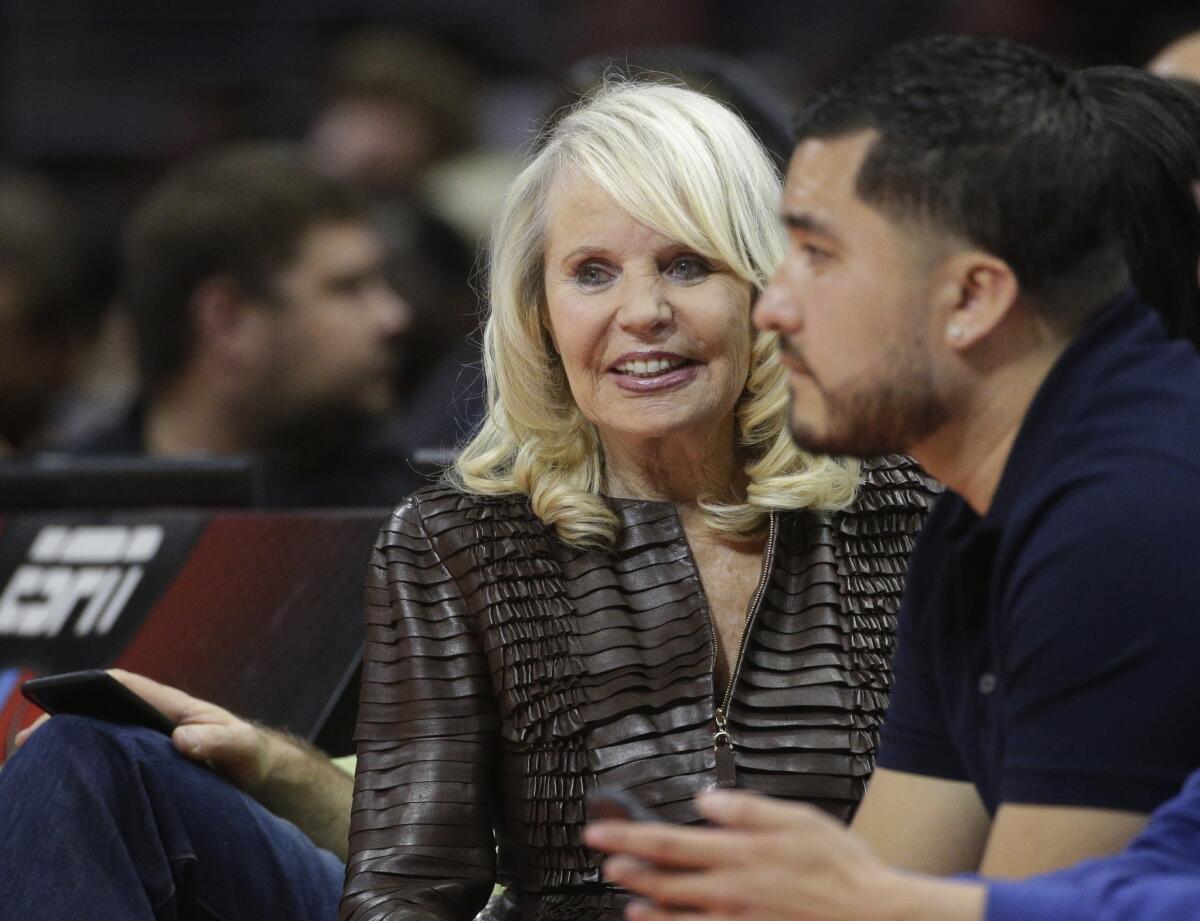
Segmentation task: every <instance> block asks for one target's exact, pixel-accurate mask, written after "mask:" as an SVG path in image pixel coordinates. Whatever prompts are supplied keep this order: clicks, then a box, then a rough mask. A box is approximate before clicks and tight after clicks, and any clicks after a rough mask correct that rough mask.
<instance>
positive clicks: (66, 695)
mask: <svg viewBox="0 0 1200 921" xmlns="http://www.w3.org/2000/svg"><path fill="white" fill-rule="evenodd" d="M21 693H22V694H24V695H25V696H26V697H27V698H28V699H29V700H31V701H33V702H34V703H35V704H37V705H38V706H39V707H41V708H42V709H43V710H45V711H46V712H47V713H73V714H75V715H77V716H90V717H92V718H94V719H98V720H106V721H107V722H110V723H127V724H129V725H132V726H145V727H147V728H148V729H156V730H158V731H159V732H162V733H165V734H166V735H170V734H171V733H172V732H174V731H175V724H174V723H173V722H172V721H171V720H169V719H167V717H166V716H164V715H163V714H162V713H161V712H160V711H159V710H157V709H156V708H154V707H152V706H150V704H148V703H146V701H144V700H142V698H140V697H138V696H137V694H135V693H133V691H131V690H129V688H127V687H125V685H123V684H121V682H119V681H118V680H117V679H116V678H114V677H113V676H112V675H110V674H109V673H108V672H106V671H103V670H102V669H99V668H91V669H88V670H86V671H82V672H63V673H62V674H61V675H47V676H46V677H45V678H33V679H31V680H29V681H26V682H25V683H24V684H22V685H21Z"/></svg>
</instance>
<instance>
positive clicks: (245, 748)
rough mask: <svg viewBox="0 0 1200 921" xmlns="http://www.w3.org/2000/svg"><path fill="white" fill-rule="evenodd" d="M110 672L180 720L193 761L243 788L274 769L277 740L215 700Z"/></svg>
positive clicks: (25, 734) (184, 748) (182, 747)
mask: <svg viewBox="0 0 1200 921" xmlns="http://www.w3.org/2000/svg"><path fill="white" fill-rule="evenodd" d="M108 673H109V674H110V675H112V676H113V677H114V678H116V679H117V680H118V681H120V682H121V683H122V684H123V685H125V687H127V688H129V690H131V691H133V692H134V693H135V694H137V695H138V696H139V697H141V698H142V699H143V700H145V701H146V703H148V704H150V706H152V707H154V708H156V709H158V710H159V711H161V712H162V713H163V715H164V716H166V717H167V718H168V719H170V720H172V721H173V722H175V723H177V724H178V728H176V730H175V732H174V733H173V734H172V735H171V741H172V743H173V744H174V745H175V747H176V748H177V749H179V751H180V752H182V753H183V754H184V755H186V756H187V757H188V758H191V759H193V760H195V761H207V762H208V763H209V764H211V765H212V766H213V767H214V768H216V769H217V770H218V771H220V772H221V773H222V774H224V775H225V776H226V777H228V778H229V779H230V780H231V781H232V782H233V783H235V784H237V785H238V786H239V787H242V788H243V789H245V790H253V789H254V787H256V786H257V785H258V784H260V783H261V782H262V781H263V780H264V779H265V778H266V777H267V776H268V775H269V774H270V771H271V763H272V760H273V757H274V756H275V755H276V752H275V747H276V746H277V745H278V744H279V742H278V740H277V739H275V738H272V736H271V735H270V734H268V733H267V732H265V731H263V730H262V729H260V728H259V727H257V726H255V725H254V724H252V723H248V722H247V721H246V720H243V719H240V718H238V717H236V716H234V715H233V714H232V713H230V712H229V711H228V710H225V709H223V708H221V707H218V706H217V705H216V704H211V703H209V702H208V701H205V700H200V699H199V698H196V697H192V696H191V695H190V694H185V693H184V692H183V691H180V690H179V689H178V688H172V687H168V686H167V685H165V684H160V683H159V682H157V681H153V680H151V679H150V678H146V677H144V676H142V675H135V674H133V673H132V672H127V671H123V670H121V669H119V668H112V669H109V670H108ZM47 719H49V716H42V717H41V718H39V719H38V721H37V722H36V723H34V724H33V725H32V726H30V727H29V728H28V729H24V730H22V731H21V732H20V733H18V734H17V737H16V738H15V739H14V744H15V745H16V746H17V747H20V746H21V745H23V744H25V741H26V740H27V739H28V738H29V736H31V735H32V734H33V733H34V732H35V731H36V730H37V728H38V727H39V726H41V725H42V723H44V722H45V721H46V720H47Z"/></svg>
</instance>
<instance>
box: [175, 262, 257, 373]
mask: <svg viewBox="0 0 1200 921" xmlns="http://www.w3.org/2000/svg"><path fill="white" fill-rule="evenodd" d="M190 312H191V318H192V328H193V329H194V330H195V336H196V351H197V354H203V355H207V356H209V357H210V358H211V359H213V360H215V361H216V362H217V363H219V364H220V365H223V366H225V367H231V368H241V367H245V366H246V365H247V364H251V363H253V362H254V361H255V360H256V359H257V357H258V355H259V354H260V353H261V350H262V335H263V323H262V320H263V313H264V311H263V307H262V305H261V304H260V303H258V302H257V301H256V300H255V299H254V298H252V297H250V296H249V295H248V294H247V292H246V289H245V287H243V286H242V285H241V284H239V283H238V282H237V281H235V280H234V279H232V278H230V277H229V276H227V275H218V276H214V277H212V278H207V279H205V280H204V281H202V282H201V283H200V284H199V285H198V286H197V287H196V290H195V291H193V292H192V301H191V305H190Z"/></svg>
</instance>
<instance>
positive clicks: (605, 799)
mask: <svg viewBox="0 0 1200 921" xmlns="http://www.w3.org/2000/svg"><path fill="white" fill-rule="evenodd" d="M584 809H585V811H586V813H587V820H588V821H589V822H603V821H605V820H606V819H622V820H624V821H626V822H661V821H662V820H661V819H659V818H658V816H656V815H655V814H654V813H652V812H651V811H650V810H649V809H647V808H646V807H645V806H644V805H642V803H641V802H640V801H639V800H638V798H637V797H636V796H634V795H633V794H632V793H629V792H628V791H626V790H616V789H605V788H603V787H601V788H600V789H599V790H596V791H595V792H594V793H589V794H588V797H587V799H586V800H585V803H584Z"/></svg>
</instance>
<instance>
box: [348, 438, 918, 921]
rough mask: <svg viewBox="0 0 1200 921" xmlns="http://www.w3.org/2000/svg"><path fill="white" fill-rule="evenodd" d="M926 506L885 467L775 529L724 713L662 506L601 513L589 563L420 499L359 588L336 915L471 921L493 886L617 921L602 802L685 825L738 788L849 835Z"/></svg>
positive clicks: (574, 914) (683, 562)
mask: <svg viewBox="0 0 1200 921" xmlns="http://www.w3.org/2000/svg"><path fill="white" fill-rule="evenodd" d="M935 492H936V486H935V485H934V484H933V482H932V481H931V480H929V479H927V478H926V477H925V476H924V474H923V473H922V472H921V471H920V470H919V469H918V468H917V467H916V466H915V465H914V464H913V463H912V462H911V461H908V460H906V459H903V458H896V457H893V458H888V459H886V460H883V461H879V462H875V463H873V464H868V465H867V466H866V468H865V470H864V481H863V487H862V489H861V492H860V495H859V498H858V500H857V501H856V503H855V505H854V507H853V508H851V509H850V510H848V511H847V512H844V513H839V514H836V515H833V516H819V515H816V514H811V513H803V512H799V513H788V514H782V515H775V516H773V521H772V536H771V540H770V541H769V551H768V552H769V558H768V559H769V566H768V567H767V569H766V574H767V578H766V581H765V582H764V583H763V585H762V586H760V588H761V589H763V590H762V591H760V592H759V593H757V594H758V595H759V596H761V597H760V598H758V599H757V606H756V607H755V609H754V610H753V613H752V616H751V619H750V622H749V629H748V632H747V635H746V639H745V641H744V643H743V650H744V651H743V653H742V655H741V657H740V664H739V665H738V666H737V671H736V673H735V676H734V681H733V682H732V692H731V693H729V694H728V696H727V697H723V699H722V700H717V699H716V697H715V692H716V691H715V688H714V682H713V643H712V628H711V625H710V622H709V619H708V615H707V610H706V603H705V599H704V594H703V590H702V588H701V585H700V581H699V578H698V576H697V571H696V566H695V562H694V561H693V559H692V556H691V553H690V551H689V548H688V545H687V541H686V540H685V538H684V534H683V530H682V527H681V525H680V522H679V518H678V516H677V515H676V512H675V509H674V507H673V506H672V505H670V504H668V503H662V502H641V501H633V500H612V506H613V507H614V509H615V510H616V512H617V514H618V516H619V518H620V522H621V529H620V535H619V537H618V544H617V547H616V549H615V550H614V551H612V552H595V551H580V550H578V549H574V548H572V547H569V546H567V545H565V544H563V543H562V542H561V541H559V540H557V539H556V538H555V536H554V533H553V531H552V530H551V529H550V528H547V527H546V526H545V525H543V524H542V523H541V522H540V521H539V520H538V519H537V518H535V517H534V516H533V514H532V513H531V511H530V509H529V505H528V503H527V502H526V501H525V499H524V498H520V497H513V498H500V499H497V498H481V497H478V496H472V495H464V494H462V493H459V492H455V491H454V490H452V489H449V488H446V487H431V488H427V489H422V490H421V491H419V492H417V493H416V494H414V495H413V496H411V497H410V498H409V499H408V500H406V501H405V502H404V503H403V504H402V505H401V506H400V507H399V508H398V509H396V511H395V513H394V514H393V516H392V518H391V520H390V522H389V523H388V524H387V525H385V527H384V528H383V531H382V532H381V534H380V538H379V541H378V544H377V546H376V550H375V553H374V557H373V560H372V564H371V567H370V574H369V577H368V585H367V628H368V640H367V650H366V658H365V664H364V669H363V687H362V702H361V707H360V710H359V718H358V730H357V739H358V775H357V778H356V780H355V785H354V814H353V820H352V824H351V832H350V860H349V865H348V867H347V884H346V891H345V895H344V896H343V900H342V906H341V914H340V917H341V918H342V919H355V921H359V919H367V918H373V919H377V918H406V919H408V918H413V919H417V918H420V919H449V918H461V919H469V918H471V917H472V916H473V915H475V913H476V912H478V911H479V910H480V909H481V908H482V907H483V905H484V903H485V902H486V901H487V899H488V896H489V894H490V893H491V892H492V887H493V884H494V883H496V882H497V881H499V882H501V883H502V884H504V885H505V886H507V887H508V890H509V900H510V903H511V904H510V905H509V909H510V910H509V913H510V914H519V916H520V917H521V918H528V919H533V918H537V919H559V918H573V919H574V918H583V917H587V918H598V917H612V918H614V919H615V918H617V917H618V916H619V912H620V908H621V906H622V905H623V903H624V901H625V897H624V894H623V893H621V892H620V891H619V890H616V889H615V888H613V887H610V886H608V885H607V884H605V883H604V882H602V881H601V879H600V877H599V873H598V871H597V860H596V857H595V856H594V855H593V854H592V853H590V852H589V851H588V850H587V849H586V848H585V847H584V846H583V845H582V843H581V840H580V830H581V827H582V825H583V823H584V797H585V795H586V794H587V793H588V792H589V791H591V790H592V789H594V788H596V787H598V786H605V787H618V788H622V789H626V790H630V791H631V792H633V793H634V794H635V795H636V796H637V797H638V798H639V799H640V800H641V801H642V802H644V803H646V804H647V805H648V806H649V807H650V808H651V809H652V810H653V811H655V812H656V813H658V814H659V815H660V816H662V817H663V818H664V819H670V820H674V821H685V822H686V821H694V820H695V819H696V813H695V811H694V809H693V805H692V797H693V795H694V794H695V793H696V792H697V791H699V790H701V789H702V788H704V787H705V786H708V785H710V784H713V783H714V782H716V781H717V780H718V775H719V774H721V775H729V774H730V773H731V772H733V773H735V775H736V782H737V783H738V784H739V785H740V786H743V787H747V788H750V789H754V790H759V791H762V792H765V793H770V794H773V795H777V796H786V797H793V798H797V799H805V800H808V801H810V802H814V803H817V804H818V805H820V806H823V807H824V808H826V809H828V810H829V811H830V812H832V813H834V814H835V815H837V816H840V817H842V818H844V819H848V818H849V817H850V815H851V814H852V813H853V811H854V807H855V805H856V804H857V803H858V801H859V799H860V798H861V796H862V793H863V789H864V787H865V785H866V781H867V778H868V777H869V776H870V773H871V770H872V767H873V765H874V756H875V747H876V739H877V730H878V727H879V723H880V720H881V718H882V716H883V711H884V708H885V707H886V705H887V698H888V688H889V686H890V684H891V674H890V670H889V665H888V658H889V654H890V652H891V649H892V644H893V628H894V620H895V612H896V610H897V607H898V604H899V598H900V592H901V587H902V582H903V576H904V569H905V564H906V562H907V559H908V555H909V552H910V551H911V549H912V546H913V540H914V537H915V535H916V532H917V529H918V527H919V526H920V524H921V521H922V519H923V518H924V515H925V513H926V510H927V509H928V507H929V505H930V503H931V500H932V498H933V496H934V494H935ZM722 711H724V712H723V713H722ZM722 717H727V723H724V722H722V723H720V724H719V723H718V721H719V720H721V719H722ZM722 728H724V730H725V731H726V732H727V733H728V735H722V734H721V730H722ZM724 779H726V780H728V779H729V777H728V776H725V777H724ZM497 845H498V846H499V866H498V867H497ZM513 905H515V906H516V907H515V908H513Z"/></svg>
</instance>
